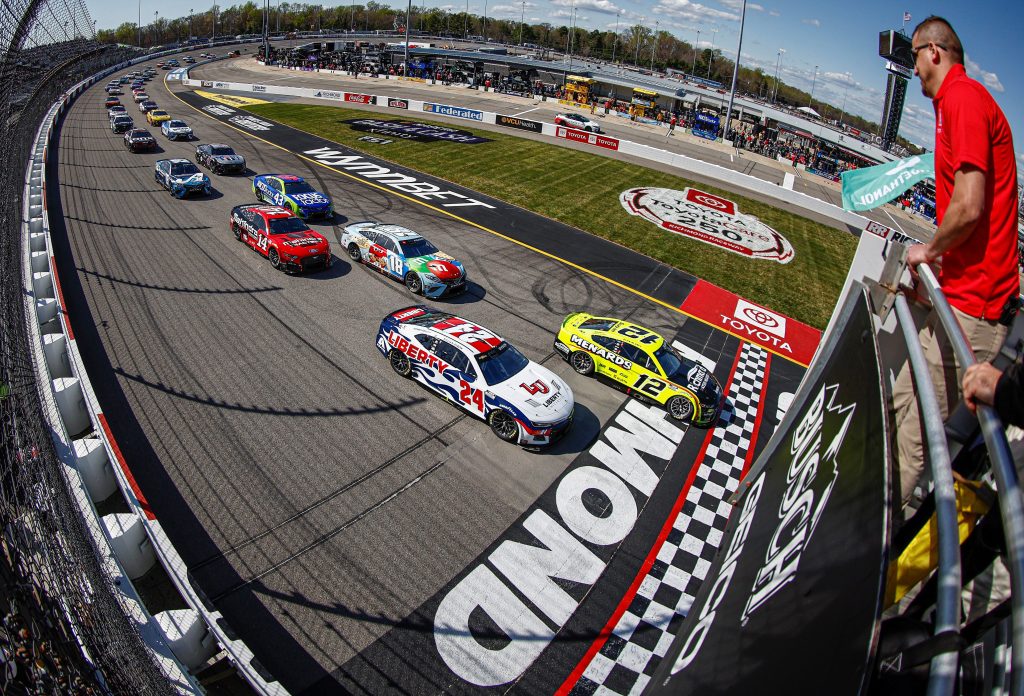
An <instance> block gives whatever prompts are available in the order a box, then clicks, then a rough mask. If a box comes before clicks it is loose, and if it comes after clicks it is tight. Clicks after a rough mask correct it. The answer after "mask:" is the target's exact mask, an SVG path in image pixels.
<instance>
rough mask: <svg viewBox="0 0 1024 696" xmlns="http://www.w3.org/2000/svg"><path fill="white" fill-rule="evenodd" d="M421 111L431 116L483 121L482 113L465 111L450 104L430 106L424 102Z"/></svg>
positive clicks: (470, 110)
mask: <svg viewBox="0 0 1024 696" xmlns="http://www.w3.org/2000/svg"><path fill="white" fill-rule="evenodd" d="M423 110H424V111H426V112H428V113H431V114H438V115H439V116H451V117H453V118H466V119H469V120H471V121H483V120H484V112H483V111H477V110H476V109H465V108H463V107H461V106H452V105H451V104H432V103H430V102H426V103H424V104H423Z"/></svg>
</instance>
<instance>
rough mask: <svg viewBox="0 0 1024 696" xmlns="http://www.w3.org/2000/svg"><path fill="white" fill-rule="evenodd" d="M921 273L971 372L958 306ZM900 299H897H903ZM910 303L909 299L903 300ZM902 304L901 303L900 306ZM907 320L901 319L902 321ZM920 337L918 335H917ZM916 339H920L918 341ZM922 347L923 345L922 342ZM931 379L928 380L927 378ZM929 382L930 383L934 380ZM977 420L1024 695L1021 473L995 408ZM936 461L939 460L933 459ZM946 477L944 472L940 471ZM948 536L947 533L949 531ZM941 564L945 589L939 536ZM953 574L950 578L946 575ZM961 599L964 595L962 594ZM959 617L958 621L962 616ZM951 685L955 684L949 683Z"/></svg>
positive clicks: (1013, 674) (1016, 677) (1018, 686)
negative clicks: (995, 507) (999, 530)
mask: <svg viewBox="0 0 1024 696" xmlns="http://www.w3.org/2000/svg"><path fill="white" fill-rule="evenodd" d="M917 271H918V275H919V277H920V279H921V287H923V288H924V290H925V293H926V294H927V296H928V299H929V301H930V302H931V303H932V307H933V309H934V311H935V313H936V315H937V316H938V318H939V322H940V323H941V324H942V328H943V330H944V331H945V332H946V336H947V337H948V339H949V342H950V344H951V345H952V347H953V352H954V354H955V355H956V359H957V362H958V363H959V364H960V368H961V369H962V370H966V369H967V368H968V367H970V366H971V365H974V364H975V363H976V362H977V361H976V360H975V359H974V352H973V350H972V349H971V347H970V346H969V345H968V343H967V339H965V338H964V335H963V331H962V330H961V328H960V324H959V322H957V320H956V317H955V316H954V314H953V309H952V307H950V305H949V302H947V301H946V297H945V295H943V293H942V289H941V288H940V287H939V281H938V279H937V278H936V277H935V274H934V273H933V272H932V269H931V268H930V267H928V266H927V265H924V264H922V265H921V266H919V267H918V269H917ZM899 299H902V298H898V299H897V302H899ZM905 302H906V301H905V300H904V303H905ZM898 306H899V305H898V304H897V307H898ZM901 323H902V322H901ZM915 338H916V337H915ZM915 342H916V341H915ZM918 348H919V346H918ZM925 382H927V380H925ZM929 384H930V383H929ZM918 386H919V392H918V396H919V400H920V402H921V403H922V406H924V398H923V397H924V395H923V393H922V392H921V391H920V387H921V382H919V383H918ZM932 403H933V404H935V405H937V403H938V402H937V401H935V399H934V394H933V395H932ZM977 412H978V421H979V423H980V424H981V432H982V436H983V437H984V440H985V446H986V447H987V449H988V456H989V461H990V462H991V464H992V474H993V475H994V477H995V480H996V486H997V489H998V490H997V493H998V495H999V510H1000V514H1001V516H1002V521H1003V532H1004V537H1005V539H1006V548H1007V555H1008V557H1009V558H1008V563H1007V566H1008V568H1009V571H1010V587H1011V602H1012V614H1011V617H1012V618H1011V625H1012V632H1011V644H1012V645H1013V646H1014V649H1013V651H1012V652H1011V660H1012V662H1011V666H1010V678H1011V693H1012V694H1024V604H1022V603H1024V498H1022V497H1021V489H1020V480H1019V479H1018V477H1017V469H1016V467H1015V466H1014V463H1013V457H1012V455H1011V454H1010V445H1009V443H1008V442H1007V440H1006V432H1005V429H1004V427H1003V423H1002V421H1001V420H1000V419H999V416H998V415H996V412H995V410H994V409H992V407H990V406H987V405H985V404H978V411H977ZM941 444H942V448H943V449H944V448H945V446H946V445H945V442H944V441H943V442H942V443H941ZM930 445H931V434H930V433H929V446H930ZM933 462H934V460H933ZM945 463H946V468H947V469H948V465H949V459H948V457H947V458H946V461H945ZM939 468H941V467H935V466H934V463H933V471H932V477H933V479H935V475H936V472H937V470H938V469H939ZM940 475H941V474H940ZM935 488H936V515H937V516H938V515H939V512H940V511H939V507H938V502H939V499H938V489H939V484H938V480H937V479H936V486H935ZM943 516H944V517H946V518H949V517H950V516H952V519H951V522H950V520H949V519H947V520H946V521H945V522H943V521H942V518H941V517H940V518H939V524H940V525H942V526H941V527H940V534H941V529H942V528H944V527H948V526H949V525H950V523H951V524H952V528H953V534H954V536H953V543H956V544H957V545H958V546H959V540H958V537H957V536H956V524H957V520H956V510H955V508H954V509H953V510H951V511H950V510H945V512H944V513H943ZM947 534H948V532H947ZM939 543H940V566H939V587H940V592H941V591H942V588H945V587H947V586H948V585H950V584H951V583H953V582H954V578H953V576H952V573H953V570H952V569H951V568H950V567H949V566H948V564H947V566H946V567H945V568H944V567H943V565H942V563H941V553H942V548H943V546H944V544H946V543H949V542H948V541H947V542H944V541H943V540H942V539H941V537H940V542H939ZM947 553H948V552H947ZM957 560H958V562H957V565H956V569H955V572H956V577H955V585H953V589H954V590H956V591H957V592H959V585H960V568H959V551H958V552H957ZM947 574H948V576H947ZM957 601H958V602H959V598H957ZM957 620H958V621H959V619H957ZM939 630H940V629H939V626H938V621H937V622H936V631H939ZM950 689H952V684H950ZM929 691H930V692H931V685H929Z"/></svg>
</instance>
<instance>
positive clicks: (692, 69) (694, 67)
mask: <svg viewBox="0 0 1024 696" xmlns="http://www.w3.org/2000/svg"><path fill="white" fill-rule="evenodd" d="M699 47H700V29H698V30H697V43H695V44H694V45H693V67H692V68H690V75H694V74H696V72H697V49H698V48H699Z"/></svg>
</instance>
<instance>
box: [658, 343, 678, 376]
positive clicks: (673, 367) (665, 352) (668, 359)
mask: <svg viewBox="0 0 1024 696" xmlns="http://www.w3.org/2000/svg"><path fill="white" fill-rule="evenodd" d="M654 357H655V358H656V359H657V360H658V363H659V364H660V365H661V369H663V370H664V371H665V376H666V377H671V376H672V375H674V374H676V373H677V372H679V371H680V370H682V372H683V375H684V376H685V375H686V367H685V366H684V365H683V361H682V360H680V359H679V356H678V355H676V353H675V351H673V350H672V349H671V348H666V347H665V346H662V347H661V348H659V349H658V350H656V351H654Z"/></svg>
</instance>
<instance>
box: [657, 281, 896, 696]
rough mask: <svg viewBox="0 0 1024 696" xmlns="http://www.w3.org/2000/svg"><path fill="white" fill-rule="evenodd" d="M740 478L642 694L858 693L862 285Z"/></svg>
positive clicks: (875, 396)
mask: <svg viewBox="0 0 1024 696" xmlns="http://www.w3.org/2000/svg"><path fill="white" fill-rule="evenodd" d="M837 326H842V327H844V329H843V330H842V331H841V332H837V333H835V334H833V336H832V337H831V338H830V339H829V341H828V344H827V345H826V346H824V348H823V350H822V353H821V355H820V356H819V359H818V360H817V361H816V362H815V364H814V366H813V367H812V368H811V372H810V373H809V374H808V375H807V377H806V378H805V380H804V383H803V385H802V387H801V391H800V393H799V396H798V400H797V401H796V402H794V404H793V405H792V406H791V407H790V409H789V411H788V413H787V414H786V417H785V419H784V420H783V422H782V423H781V424H780V426H779V429H778V430H777V431H776V432H775V435H774V436H773V437H772V440H771V441H770V442H769V443H768V445H767V446H766V447H765V449H764V451H763V452H762V454H761V456H760V457H759V458H758V460H757V462H756V463H755V464H754V466H753V467H752V468H751V471H750V472H749V473H748V474H747V476H746V478H745V479H744V480H743V481H742V482H741V483H740V493H739V494H738V495H737V500H736V501H735V507H734V508H733V510H732V513H731V516H730V518H729V526H728V527H727V529H726V532H725V536H724V538H723V540H722V543H721V544H720V545H719V551H718V554H717V555H716V556H715V559H714V562H713V565H712V567H711V570H710V571H709V572H708V575H707V578H706V579H705V580H704V582H703V583H702V584H701V587H700V592H699V593H698V595H697V598H696V600H695V601H694V603H693V606H692V607H690V610H689V613H688V614H687V616H686V620H685V622H684V623H683V625H682V628H681V629H680V631H679V633H678V634H677V636H676V638H675V640H674V641H673V643H672V645H671V647H670V648H669V649H668V653H667V654H666V656H665V659H664V660H663V661H662V662H661V664H660V665H659V667H658V671H657V672H656V673H655V675H654V678H653V679H652V680H651V682H650V684H649V687H648V689H647V691H646V692H645V693H646V694H654V695H657V696H662V695H664V696H668V695H669V694H671V695H672V696H676V695H678V694H689V693H693V694H708V693H727V694H757V693H760V694H776V693H791V694H805V693H819V692H821V690H822V688H823V685H828V686H827V688H826V690H827V691H828V693H830V694H856V693H858V692H860V691H861V690H862V688H863V687H864V685H865V684H866V679H867V675H868V674H869V673H870V666H871V663H872V658H873V650H874V643H875V638H876V633H877V617H878V614H879V612H880V611H881V600H882V590H883V587H884V575H885V549H886V548H887V538H888V533H889V530H888V516H887V510H888V496H889V467H890V461H889V460H890V452H889V447H888V442H887V439H886V436H885V433H886V432H887V427H886V426H887V423H886V420H887V412H886V408H885V406H884V403H883V399H882V388H881V373H880V367H879V360H878V348H877V344H876V343H875V338H874V331H873V330H872V326H871V315H870V312H869V310H868V304H867V297H866V294H865V291H864V289H863V286H860V285H859V284H858V285H857V286H856V287H855V288H854V291H853V292H851V293H849V294H848V295H847V297H846V302H845V303H844V305H843V307H842V310H841V311H840V316H839V323H838V324H837Z"/></svg>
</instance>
